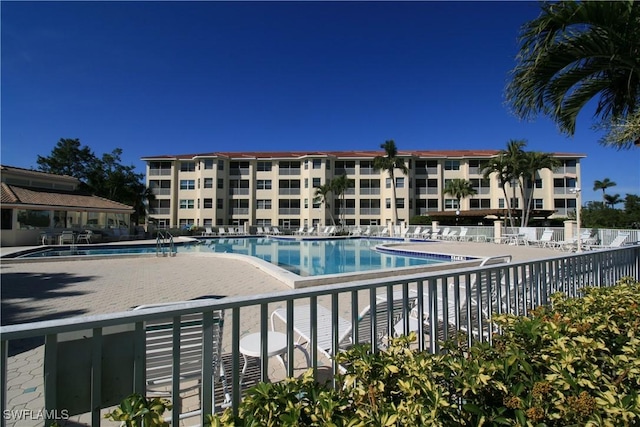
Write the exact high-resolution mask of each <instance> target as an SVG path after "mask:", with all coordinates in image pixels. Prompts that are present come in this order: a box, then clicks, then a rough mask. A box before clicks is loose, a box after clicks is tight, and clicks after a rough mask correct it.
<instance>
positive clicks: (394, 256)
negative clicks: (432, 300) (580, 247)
mask: <svg viewBox="0 0 640 427" xmlns="http://www.w3.org/2000/svg"><path fill="white" fill-rule="evenodd" d="M383 243H389V240H388V239H387V240H382V239H322V240H281V239H270V238H230V239H206V240H201V241H199V242H196V243H189V244H183V245H176V246H175V250H176V252H177V253H178V254H180V253H208V252H216V253H233V254H242V255H249V256H252V257H255V258H259V259H262V260H264V261H266V262H269V263H271V264H274V265H277V266H279V267H280V268H283V269H285V270H287V271H290V272H292V273H294V274H296V275H299V276H302V277H311V276H322V275H330V274H343V273H355V272H365V271H375V270H388V269H396V268H403V267H417V266H428V265H433V264H439V263H443V262H452V261H464V260H467V259H471V258H467V257H459V256H455V255H443V254H427V253H424V254H420V253H414V252H409V251H404V252H401V253H397V252H392V251H389V250H386V249H382V248H376V247H377V246H378V245H381V244H383ZM155 253H156V247H155V245H153V246H127V247H117V248H106V247H100V248H73V249H71V248H70V249H62V250H60V249H57V248H52V249H47V250H43V251H38V252H32V253H29V254H25V255H22V256H20V258H43V257H46V258H57V257H63V256H74V257H75V256H85V257H88V256H93V257H100V256H116V255H134V254H147V255H149V254H155Z"/></svg>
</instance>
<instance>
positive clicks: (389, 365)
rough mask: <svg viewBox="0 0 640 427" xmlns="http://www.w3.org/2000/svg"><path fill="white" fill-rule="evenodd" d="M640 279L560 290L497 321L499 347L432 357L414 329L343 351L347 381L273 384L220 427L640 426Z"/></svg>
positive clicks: (305, 379)
mask: <svg viewBox="0 0 640 427" xmlns="http://www.w3.org/2000/svg"><path fill="white" fill-rule="evenodd" d="M639 307H640V284H639V283H638V282H637V281H634V280H632V279H623V280H622V281H621V282H620V283H618V285H617V286H615V287H613V288H602V289H596V288H591V289H586V290H585V291H584V295H583V297H581V298H578V299H568V298H566V297H564V296H563V295H559V294H558V295H554V296H553V298H552V307H540V308H538V309H536V310H534V311H533V312H532V313H531V315H530V316H529V317H515V316H511V315H503V316H497V317H496V318H495V319H494V320H495V322H496V324H497V325H498V326H499V327H500V328H501V329H502V334H501V335H500V336H498V335H496V336H494V340H493V346H490V345H488V344H486V343H477V344H474V345H473V346H472V347H470V348H466V346H465V342H466V339H463V338H461V339H460V341H458V342H456V341H449V342H447V343H444V345H443V352H441V353H440V354H436V355H432V354H429V353H427V352H419V351H416V350H414V349H412V348H411V347H412V342H413V341H414V340H415V335H411V336H409V337H400V338H397V339H394V340H393V341H392V342H391V344H390V346H389V348H388V349H386V350H385V351H379V352H376V353H375V354H374V353H372V352H371V351H370V348H369V347H367V346H355V347H353V348H352V349H350V350H348V351H346V352H342V353H339V354H338V355H337V356H336V357H337V361H338V362H339V363H340V364H341V365H342V366H345V367H346V369H347V372H346V373H345V374H344V375H340V376H338V377H337V381H338V384H339V387H337V388H336V389H332V388H331V387H330V386H328V385H324V384H319V383H317V382H315V381H314V380H313V378H312V376H311V371H309V372H308V373H307V374H305V375H304V376H302V377H301V378H298V379H287V380H285V381H283V382H280V383H274V384H267V383H262V384H259V385H257V386H256V387H254V388H252V389H251V390H250V391H249V392H248V394H247V396H246V397H245V398H244V400H243V401H242V403H241V405H240V408H239V413H238V417H237V418H234V417H233V414H232V411H231V410H227V411H226V412H225V413H223V414H222V415H221V416H220V417H218V416H212V417H211V419H210V420H211V423H212V425H237V426H293V425H299V426H358V425H380V426H392V425H398V426H400V425H402V426H405V425H434V426H478V425H522V426H525V425H526V426H535V425H544V426H565V425H580V426H585V425H593V426H596V425H598V426H600V425H603V426H604V425H608V426H623V425H640V396H639V394H638V390H640V338H639V336H638V333H639V331H640V308H639Z"/></svg>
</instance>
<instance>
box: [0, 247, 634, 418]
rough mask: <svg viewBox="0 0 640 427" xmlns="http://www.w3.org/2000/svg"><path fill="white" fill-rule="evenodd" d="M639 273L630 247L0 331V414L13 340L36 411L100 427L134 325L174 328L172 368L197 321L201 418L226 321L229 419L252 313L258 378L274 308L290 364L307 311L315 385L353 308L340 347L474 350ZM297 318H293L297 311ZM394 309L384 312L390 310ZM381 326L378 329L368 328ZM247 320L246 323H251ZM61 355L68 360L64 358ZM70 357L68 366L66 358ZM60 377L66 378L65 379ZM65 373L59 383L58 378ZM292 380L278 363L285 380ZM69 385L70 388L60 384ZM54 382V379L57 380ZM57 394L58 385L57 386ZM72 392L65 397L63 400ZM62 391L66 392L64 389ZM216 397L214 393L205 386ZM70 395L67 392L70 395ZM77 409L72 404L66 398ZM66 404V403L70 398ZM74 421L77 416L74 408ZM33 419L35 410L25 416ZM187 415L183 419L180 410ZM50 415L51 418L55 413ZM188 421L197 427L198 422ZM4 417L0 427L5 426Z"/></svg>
mask: <svg viewBox="0 0 640 427" xmlns="http://www.w3.org/2000/svg"><path fill="white" fill-rule="evenodd" d="M639 270H640V246H639V245H634V246H628V247H622V248H619V249H613V250H606V251H592V252H585V253H581V254H570V255H566V254H563V255H559V256H557V257H554V258H549V259H544V260H537V261H529V262H518V263H506V264H505V263H502V264H495V265H487V266H484V267H475V268H467V269H458V270H449V271H443V272H434V273H422V274H414V275H407V276H398V277H393V278H383V279H377V280H367V281H360V282H350V283H344V284H338V285H328V286H318V287H312V288H306V289H300V290H294V291H286V292H279V293H274V294H267V295H256V296H250V297H233V298H224V299H220V300H213V301H212V300H209V301H193V302H187V303H183V304H179V305H176V306H170V307H162V308H150V309H147V310H143V311H128V312H122V313H114V314H109V315H99V316H88V317H76V318H69V319H62V320H54V321H44V322H36V323H29V324H17V325H10V326H2V327H1V328H0V341H1V343H0V344H1V349H2V357H1V362H2V367H1V370H0V375H1V378H0V379H1V381H0V383H1V384H2V388H1V390H0V391H1V393H2V396H1V406H2V407H1V409H2V413H3V414H6V413H10V412H7V411H11V410H12V409H13V408H8V407H7V393H8V389H9V387H10V386H11V385H10V382H9V381H8V378H7V370H8V365H9V364H10V363H12V358H11V357H9V352H10V351H9V350H10V345H12V343H19V342H20V340H25V339H33V338H44V341H45V356H44V359H45V360H44V369H43V370H42V372H39V373H38V374H37V375H40V374H41V375H42V377H43V382H44V388H45V399H44V400H45V407H46V410H49V411H63V410H69V406H68V405H69V402H70V401H72V402H76V403H77V402H79V401H80V400H83V401H86V405H85V406H86V408H85V409H86V411H85V412H90V413H91V425H93V426H98V425H100V422H101V421H100V417H101V415H100V410H101V408H104V407H108V406H112V405H113V404H114V402H119V399H121V398H124V397H125V396H126V395H127V394H128V393H131V392H141V393H145V390H146V384H145V325H146V324H147V323H148V322H151V321H153V320H158V319H166V318H172V319H173V324H174V332H173V333H174V344H173V345H174V353H173V354H174V361H173V366H174V368H175V367H177V366H179V365H180V351H178V350H179V345H180V319H181V318H182V317H184V316H189V315H193V314H199V315H200V316H202V319H203V330H204V331H205V333H204V334H203V337H204V338H203V342H202V348H203V351H202V375H201V377H200V379H199V380H200V382H199V387H200V396H201V399H200V401H201V402H202V403H201V408H200V409H201V410H200V413H201V414H208V413H212V412H214V410H218V409H219V403H220V402H214V395H215V388H214V380H213V378H214V377H215V376H214V375H213V371H212V370H213V358H214V354H215V352H214V349H213V346H214V342H213V338H212V337H211V334H207V333H206V332H207V331H209V330H210V329H211V328H212V327H213V318H214V317H213V316H214V312H216V311H217V310H223V311H224V312H225V313H226V314H225V319H226V320H225V321H226V322H227V323H226V325H225V329H226V328H230V329H231V333H230V337H231V338H230V343H227V345H228V351H229V353H230V356H231V357H230V358H229V359H228V361H229V362H228V365H227V366H226V367H225V368H226V369H225V377H226V380H227V384H228V385H229V392H230V396H231V402H230V405H231V406H232V407H233V408H234V409H236V410H237V408H238V405H239V403H240V401H241V399H242V388H241V383H240V375H241V370H242V368H241V363H242V362H241V357H240V339H241V336H242V333H241V332H242V325H243V324H244V323H245V321H246V318H245V317H243V316H246V315H245V313H246V309H247V308H254V309H255V310H254V311H253V313H256V312H257V313H259V315H258V316H259V321H258V324H259V325H260V326H259V331H258V332H259V334H260V336H261V343H262V344H261V346H260V349H261V350H260V354H261V356H262V357H261V358H260V378H261V379H263V380H266V379H267V370H268V363H269V362H268V359H269V358H268V357H267V350H268V346H267V337H268V332H269V331H270V328H271V324H270V314H271V313H272V312H273V311H274V310H275V309H276V308H286V309H287V310H286V313H287V318H286V322H285V323H284V326H282V329H281V331H282V332H284V333H285V334H286V337H287V338H286V342H287V346H286V352H285V357H286V359H287V360H289V361H293V360H294V358H295V354H294V351H295V350H296V349H297V348H298V347H297V346H296V343H297V338H298V336H297V333H296V331H299V330H300V329H301V325H296V324H295V323H294V313H295V310H296V307H298V308H299V307H300V306H301V305H302V304H304V305H305V306H309V307H310V308H311V309H310V312H309V316H308V319H307V321H308V327H309V330H310V334H309V337H308V339H309V342H308V343H307V344H308V345H307V348H308V355H309V362H310V367H311V368H312V369H313V370H314V373H315V374H316V375H318V369H319V368H320V366H321V364H322V362H321V360H322V357H323V356H322V352H320V351H318V350H317V347H318V344H319V342H320V340H321V339H322V334H323V332H326V331H327V330H328V331H329V333H330V336H331V349H330V353H335V352H336V351H338V349H339V345H340V343H339V342H338V337H339V335H340V330H339V327H340V321H339V319H341V320H342V321H345V320H346V321H347V322H350V323H352V324H354V325H355V324H357V323H358V322H359V321H360V320H361V319H360V314H361V313H362V307H363V306H367V305H368V306H370V308H371V310H370V313H371V316H372V319H371V321H370V322H369V323H367V329H365V330H362V328H358V327H354V328H353V329H352V332H351V336H350V340H349V341H350V342H352V343H359V342H373V343H374V344H373V346H374V351H375V350H377V349H378V346H379V344H377V343H379V342H380V340H379V339H378V338H379V337H380V336H392V335H396V334H398V333H408V332H409V331H416V332H417V334H418V342H417V347H418V348H419V349H421V350H425V351H431V352H436V351H438V349H439V341H438V340H439V339H446V338H448V337H450V336H451V334H456V333H459V332H464V333H465V335H464V336H465V337H466V339H467V340H468V342H469V344H471V342H473V341H476V340H482V341H491V337H492V334H493V333H494V332H496V330H495V329H494V327H493V326H492V317H493V316H495V315H496V314H498V313H514V314H523V315H524V314H527V313H528V311H530V310H531V309H533V308H535V307H537V306H539V305H541V304H547V303H549V301H550V300H549V298H550V296H551V295H552V294H553V293H555V292H564V293H566V294H567V295H569V296H579V295H580V292H579V290H580V289H581V288H583V287H586V286H611V285H613V284H615V283H616V281H617V280H619V279H620V278H622V277H625V276H632V277H636V278H637V277H638V273H639ZM381 297H382V299H386V300H387V301H389V300H392V299H400V301H401V303H400V304H399V305H395V304H394V305H393V307H395V308H394V309H393V310H389V311H387V312H386V313H383V314H381V313H378V312H377V311H376V310H375V308H376V306H377V305H378V304H380V303H381V302H380V301H382V299H381ZM320 307H324V308H326V309H327V310H329V311H330V313H331V322H329V323H330V325H322V324H318V313H319V309H320ZM299 309H300V308H299ZM394 310H395V311H394ZM376 316H386V320H387V321H386V323H382V324H383V325H386V326H383V327H381V326H380V325H381V322H379V321H378V320H380V319H376ZM251 320H252V321H255V319H251ZM69 352H71V353H69ZM69 354H73V358H71V359H69V358H68V355H69ZM324 363H328V364H329V368H330V370H331V371H332V372H333V373H334V374H335V373H336V372H337V371H338V369H339V367H338V366H336V364H335V362H334V361H333V360H329V361H326V360H324ZM69 369H71V370H70V371H69ZM63 373H64V375H62V374H63ZM293 374H294V366H293V364H292V363H289V364H288V366H287V375H289V376H292V375H293ZM65 375H66V376H70V378H68V377H65ZM179 375H180V370H179V369H174V376H173V381H172V383H171V384H170V385H169V387H170V388H169V390H171V391H172V392H173V393H172V395H173V403H174V410H173V411H172V413H171V415H170V416H171V420H172V423H173V425H178V422H179V419H180V417H181V413H182V412H183V408H182V407H181V406H182V405H181V401H180V397H179V393H178V392H179V384H177V383H179V381H180V378H179ZM61 377H64V378H63V380H65V381H66V382H65V381H61ZM65 384H66V385H65ZM71 386H73V387H75V388H76V390H75V391H73V390H71V389H70V388H71ZM65 387H66V388H65ZM216 387H218V386H217V385H216ZM73 393H77V394H76V395H74V394H73ZM74 398H75V399H79V400H76V401H74V400H73V399H74ZM70 399H71V400H70ZM76 406H77V407H76V408H74V411H73V412H74V413H76V412H77V413H79V411H82V410H84V409H83V408H82V405H80V404H79V403H78V404H77V405H76ZM34 409H38V408H34ZM184 411H186V409H184ZM58 413H59V412H58ZM202 416H203V415H201V418H200V419H199V421H198V422H199V423H203V422H204V419H203V418H202ZM6 423H7V421H6V418H5V417H3V419H2V424H3V425H6Z"/></svg>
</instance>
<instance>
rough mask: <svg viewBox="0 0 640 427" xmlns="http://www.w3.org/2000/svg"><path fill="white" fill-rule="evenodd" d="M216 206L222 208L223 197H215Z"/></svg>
mask: <svg viewBox="0 0 640 427" xmlns="http://www.w3.org/2000/svg"><path fill="white" fill-rule="evenodd" d="M216 208H217V209H224V199H216Z"/></svg>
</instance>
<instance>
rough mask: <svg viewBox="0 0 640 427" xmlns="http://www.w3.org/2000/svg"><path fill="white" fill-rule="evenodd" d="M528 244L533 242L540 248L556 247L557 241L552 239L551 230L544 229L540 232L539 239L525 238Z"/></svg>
mask: <svg viewBox="0 0 640 427" xmlns="http://www.w3.org/2000/svg"><path fill="white" fill-rule="evenodd" d="M527 243H528V244H534V245H536V246H539V247H541V248H557V247H558V246H559V242H558V241H555V240H553V230H549V229H547V230H544V231H543V232H542V236H540V238H539V239H529V238H527Z"/></svg>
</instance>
